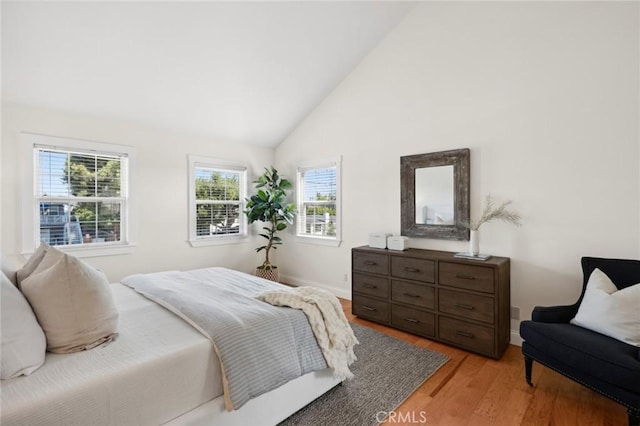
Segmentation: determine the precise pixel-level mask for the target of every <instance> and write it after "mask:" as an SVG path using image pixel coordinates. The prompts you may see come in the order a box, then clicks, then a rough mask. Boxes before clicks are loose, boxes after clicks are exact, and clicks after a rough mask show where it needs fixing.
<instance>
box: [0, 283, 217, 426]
mask: <svg viewBox="0 0 640 426" xmlns="http://www.w3.org/2000/svg"><path fill="white" fill-rule="evenodd" d="M112 291H113V295H114V298H115V302H116V306H117V308H118V311H119V314H120V319H119V331H120V336H119V337H118V339H117V340H116V341H115V342H113V343H111V344H109V345H107V346H104V347H99V348H96V349H93V350H89V351H85V352H79V353H74V354H65V355H57V354H51V353H47V359H46V362H45V364H44V365H43V366H42V367H41V368H40V369H39V370H37V371H36V372H35V373H33V374H32V375H30V376H27V377H24V376H23V377H18V378H16V379H12V380H3V381H2V382H1V383H0V403H1V417H0V423H1V424H2V425H3V426H9V425H14V424H20V425H55V424H65V425H78V426H87V425H96V424H121V425H136V424H139V425H151V424H161V423H164V422H167V421H169V420H171V419H173V418H175V417H177V416H179V415H181V414H183V413H185V412H187V411H189V410H191V409H193V408H194V407H197V406H198V405H200V404H202V403H204V402H206V401H208V400H210V399H212V398H215V397H217V396H219V395H222V381H221V379H220V377H221V374H220V366H219V362H218V359H217V357H216V355H215V353H214V351H213V350H212V345H211V342H210V341H209V340H208V339H207V338H205V337H204V336H202V335H201V334H200V333H199V332H198V331H196V330H195V329H193V328H192V327H191V326H190V325H189V324H187V323H186V322H184V321H183V320H182V319H180V318H178V317H177V316H175V315H174V314H172V313H171V312H169V311H167V310H166V309H164V308H162V307H161V306H158V305H156V304H155V303H153V302H152V301H150V300H148V299H146V298H145V297H143V296H141V295H140V294H138V293H136V292H135V291H133V290H131V289H130V288H127V287H124V286H122V285H121V284H112Z"/></svg>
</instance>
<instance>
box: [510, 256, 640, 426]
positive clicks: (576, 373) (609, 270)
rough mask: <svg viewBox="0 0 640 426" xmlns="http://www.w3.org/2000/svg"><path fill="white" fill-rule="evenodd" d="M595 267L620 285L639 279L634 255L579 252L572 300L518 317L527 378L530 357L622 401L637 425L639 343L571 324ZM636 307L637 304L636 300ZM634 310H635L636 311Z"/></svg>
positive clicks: (631, 421) (639, 268)
mask: <svg viewBox="0 0 640 426" xmlns="http://www.w3.org/2000/svg"><path fill="white" fill-rule="evenodd" d="M595 268H598V269H600V270H601V271H602V272H604V273H605V274H607V276H609V278H610V279H611V281H613V283H614V284H615V285H616V287H618V289H623V288H626V287H629V286H631V285H633V284H637V283H640V261H638V260H621V259H603V258H595V257H583V258H582V271H583V285H582V293H581V294H580V298H579V299H578V301H577V302H576V303H575V304H573V305H568V306H551V307H541V306H537V307H535V308H534V310H533V313H532V315H531V321H523V322H522V323H520V336H521V337H522V339H523V340H524V342H523V343H522V353H523V354H524V361H525V374H526V380H527V383H528V384H529V385H531V386H533V384H532V383H531V370H532V367H533V361H536V362H538V363H540V364H542V365H545V366H547V367H549V368H551V369H552V370H555V371H556V372H558V373H560V374H562V375H564V376H566V377H568V378H570V379H572V380H574V381H576V382H578V383H580V384H582V385H584V386H586V387H588V388H590V389H592V390H594V391H596V392H598V393H600V394H602V395H604V396H606V397H607V398H610V399H612V400H613V401H616V402H617V403H619V404H622V405H623V406H624V407H626V408H627V414H628V417H629V425H630V426H638V425H640V348H638V347H636V346H633V345H629V344H626V343H623V342H621V341H619V340H616V339H613V338H610V337H607V336H605V335H602V334H599V333H596V332H593V331H590V330H587V329H584V328H581V327H578V326H575V325H573V324H570V323H569V321H570V320H571V319H572V318H573V317H575V315H576V313H577V312H578V307H579V306H580V302H582V298H583V296H584V292H585V289H586V286H587V281H588V280H589V276H590V275H591V272H592V271H593V270H594V269H595ZM638 310H639V312H640V306H638ZM639 315H640V314H639Z"/></svg>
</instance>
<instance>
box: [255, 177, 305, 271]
mask: <svg viewBox="0 0 640 426" xmlns="http://www.w3.org/2000/svg"><path fill="white" fill-rule="evenodd" d="M253 183H255V184H256V185H255V187H256V189H257V192H256V194H255V195H252V196H251V198H247V199H246V201H247V207H246V209H245V210H244V214H246V215H247V219H248V221H249V223H253V222H255V221H260V222H264V223H265V224H267V226H263V227H262V229H263V231H264V232H263V233H261V234H259V235H260V236H261V237H262V238H264V239H266V244H265V245H262V246H260V247H257V248H256V252H258V253H259V252H261V251H263V250H264V252H265V260H264V262H263V263H262V266H259V267H258V268H260V269H264V270H271V269H274V268H277V266H273V265H272V264H271V262H270V260H269V254H270V253H271V249H274V250H275V249H277V247H276V246H278V245H281V244H282V239H281V238H280V237H278V236H277V235H276V234H277V233H278V232H280V231H284V230H285V229H287V224H289V225H292V224H293V219H294V217H295V213H296V207H295V204H293V203H289V204H285V199H286V196H287V194H286V192H285V190H287V189H291V188H292V187H293V185H292V184H291V182H290V181H288V180H287V179H283V178H282V177H280V175H278V171H277V170H276V169H275V168H274V167H273V166H271V167H270V168H266V167H265V172H264V173H263V174H262V175H260V176H259V177H258V178H257V179H256V180H254V181H253Z"/></svg>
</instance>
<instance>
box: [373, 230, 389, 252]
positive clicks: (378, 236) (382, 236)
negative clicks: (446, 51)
mask: <svg viewBox="0 0 640 426" xmlns="http://www.w3.org/2000/svg"><path fill="white" fill-rule="evenodd" d="M390 236H391V234H387V233H384V232H374V233H371V234H369V247H373V248H381V249H386V248H387V237H390Z"/></svg>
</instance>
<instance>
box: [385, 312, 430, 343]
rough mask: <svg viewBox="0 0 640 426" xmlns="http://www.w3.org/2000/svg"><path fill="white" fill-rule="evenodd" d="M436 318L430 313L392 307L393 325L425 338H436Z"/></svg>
mask: <svg viewBox="0 0 640 426" xmlns="http://www.w3.org/2000/svg"><path fill="white" fill-rule="evenodd" d="M435 323H436V321H435V316H434V314H432V313H430V312H424V311H420V310H418V309H413V308H407V307H405V306H399V305H395V304H392V305H391V325H393V326H395V327H400V328H404V329H406V330H409V331H411V332H414V333H418V334H422V335H425V336H430V337H433V336H435Z"/></svg>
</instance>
